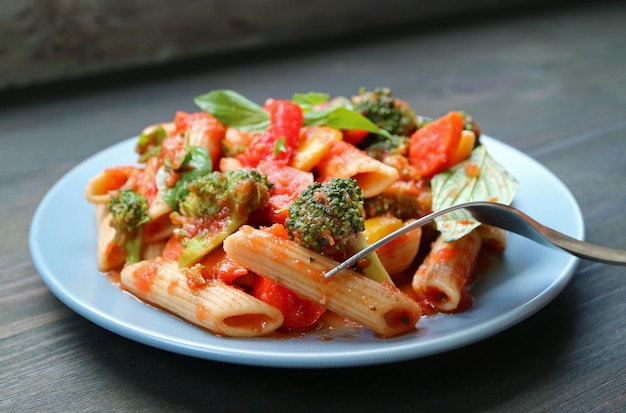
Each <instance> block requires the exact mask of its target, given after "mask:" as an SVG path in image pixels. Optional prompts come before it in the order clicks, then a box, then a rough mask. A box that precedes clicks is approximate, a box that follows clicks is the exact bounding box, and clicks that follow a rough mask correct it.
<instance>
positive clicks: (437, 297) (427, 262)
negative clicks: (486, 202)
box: [412, 230, 481, 313]
mask: <svg viewBox="0 0 626 413" xmlns="http://www.w3.org/2000/svg"><path fill="white" fill-rule="evenodd" d="M480 246H481V237H480V233H479V232H478V231H477V230H474V231H472V232H470V233H469V234H468V235H466V236H465V237H463V238H461V239H459V240H456V241H452V242H445V241H443V238H442V237H441V236H439V237H437V239H436V240H435V242H433V244H432V246H431V249H430V252H429V253H428V255H427V256H426V258H425V259H424V262H423V263H422V264H421V265H420V266H419V267H418V269H417V271H416V272H415V274H414V275H413V282H412V288H413V291H414V292H415V294H416V296H417V298H418V300H420V301H421V302H422V303H424V304H426V305H429V306H432V307H434V308H435V309H437V310H438V311H441V312H445V313H452V312H460V311H463V310H466V309H467V308H468V307H470V306H471V304H472V297H471V296H470V294H469V287H470V286H471V284H472V281H473V272H474V267H475V265H476V260H477V258H478V252H479V250H480Z"/></svg>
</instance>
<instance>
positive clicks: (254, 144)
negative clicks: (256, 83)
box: [237, 100, 304, 167]
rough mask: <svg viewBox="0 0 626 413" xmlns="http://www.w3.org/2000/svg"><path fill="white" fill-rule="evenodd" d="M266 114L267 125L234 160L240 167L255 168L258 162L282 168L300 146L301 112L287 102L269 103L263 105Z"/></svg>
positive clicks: (297, 107) (296, 106)
mask: <svg viewBox="0 0 626 413" xmlns="http://www.w3.org/2000/svg"><path fill="white" fill-rule="evenodd" d="M264 109H265V110H267V111H268V112H269V114H270V126H269V127H268V128H267V130H266V131H265V132H263V133H260V134H257V135H256V136H254V137H253V138H252V141H251V142H250V145H249V146H248V149H247V150H246V151H245V152H243V153H242V154H239V155H238V156H237V158H238V159H239V161H240V162H241V163H242V165H243V166H248V167H256V166H257V165H258V164H259V163H260V162H261V161H263V160H269V161H272V162H276V163H280V164H283V165H286V164H288V163H289V161H290V160H291V157H292V156H293V153H294V152H295V150H296V149H297V148H298V146H299V144H300V129H301V128H302V124H303V120H304V117H303V114H302V109H301V108H300V106H298V105H297V104H295V103H292V102H290V101H288V100H273V101H271V102H270V103H268V104H267V105H265V106H264Z"/></svg>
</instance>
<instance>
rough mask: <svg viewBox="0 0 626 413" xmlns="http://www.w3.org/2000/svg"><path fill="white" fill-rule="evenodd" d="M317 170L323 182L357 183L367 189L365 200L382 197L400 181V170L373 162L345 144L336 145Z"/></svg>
mask: <svg viewBox="0 0 626 413" xmlns="http://www.w3.org/2000/svg"><path fill="white" fill-rule="evenodd" d="M316 170H317V172H318V174H319V180H320V181H325V180H327V179H330V178H353V179H355V180H356V181H357V182H358V183H359V186H360V187H361V188H362V189H363V195H364V197H365V198H370V197H373V196H376V195H378V194H380V193H382V192H383V191H384V190H385V189H387V188H388V187H389V186H390V185H391V184H393V183H394V182H395V181H396V180H397V179H398V177H399V173H398V170H397V169H396V168H394V167H392V166H389V165H386V164H384V163H382V162H380V161H378V160H376V159H374V158H372V157H371V156H369V155H368V154H367V153H365V152H364V151H361V150H359V149H358V148H357V147H356V146H354V145H352V144H350V143H348V142H344V141H339V142H335V143H333V144H332V145H331V146H330V147H329V148H328V152H327V153H326V156H324V158H322V159H321V161H320V162H319V163H318V164H317V166H316Z"/></svg>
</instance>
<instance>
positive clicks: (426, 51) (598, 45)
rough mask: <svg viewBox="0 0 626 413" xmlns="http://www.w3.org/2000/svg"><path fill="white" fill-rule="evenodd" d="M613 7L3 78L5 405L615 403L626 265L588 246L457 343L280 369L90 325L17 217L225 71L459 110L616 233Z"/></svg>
mask: <svg viewBox="0 0 626 413" xmlns="http://www.w3.org/2000/svg"><path fill="white" fill-rule="evenodd" d="M625 22H626V5H623V4H619V3H606V4H605V3H595V5H594V6H588V7H576V8H569V9H561V10H548V11H542V12H540V11H537V12H536V13H525V14H523V15H517V16H512V15H509V16H493V17H489V18H487V17H485V18H483V19H471V21H469V22H455V23H454V24H450V23H448V24H443V23H442V24H436V25H430V26H428V27H424V28H421V29H416V30H415V31H412V32H404V33H399V34H398V36H396V37H390V38H386V39H382V40H380V41H378V42H357V41H343V42H341V43H339V42H336V43H332V44H331V43H329V44H325V45H317V47H314V46H313V45H309V46H307V47H306V48H304V49H296V48H295V47H294V48H291V49H290V50H280V51H270V50H268V51H265V52H263V53H260V54H256V55H252V54H250V55H246V56H241V57H238V58H233V57H232V56H231V57H229V58H228V59H227V58H223V59H222V58H213V59H209V60H208V61H193V62H185V63H183V64H181V65H178V66H177V67H174V68H172V67H169V68H162V69H158V70H157V69H154V70H153V71H148V72H138V73H131V74H129V75H127V76H125V77H123V78H120V79H115V78H113V77H111V78H94V79H88V80H86V81H81V82H74V83H66V84H60V85H54V86H49V87H43V88H38V89H31V90H24V91H16V92H13V93H11V94H6V95H3V96H2V99H1V103H0V105H1V108H0V109H1V110H0V165H1V166H0V168H1V169H0V170H1V171H2V174H1V175H0V200H1V201H0V222H1V224H0V225H1V227H0V228H1V229H2V236H1V237H0V411H2V412H18V411H29V412H30V411H37V412H39V411H58V412H60V411H63V412H70V411H71V412H79V411H80V412H89V411H93V412H114V411H120V412H122V411H123V412H134V411H146V412H148V411H150V412H159V411H177V412H192V411H203V412H248V411H250V412H282V411H289V412H293V411H323V412H345V411H355V412H370V411H381V412H392V411H393V412H409V411H411V412H412V411H430V412H432V411H441V412H443V411H446V412H456V411H463V412H488V411H494V412H525V413H526V412H548V411H549V412H618V411H624V408H625V406H626V362H625V357H626V318H625V317H624V314H626V300H625V299H624V297H625V296H626V274H624V271H625V269H624V267H614V266H607V265H601V264H595V263H590V262H581V263H580V265H579V266H578V268H577V270H576V273H575V275H574V277H573V280H572V281H571V283H570V284H569V285H568V286H567V287H566V288H565V290H564V291H563V292H562V293H561V294H560V295H559V296H558V297H557V298H556V299H555V300H554V301H552V302H551V303H550V304H548V305H547V306H546V307H545V308H543V309H542V310H541V311H539V312H538V313H537V314H535V315H533V316H531V317H530V318H528V319H527V320H525V321H523V322H522V323H520V324H518V325H516V326H514V327H512V328H510V329H509V330H507V331H505V332H502V333H500V334H498V335H496V336H494V337H491V338H488V339H486V340H483V341H481V342H478V343H475V344H473V345H469V346H467V347H464V348H461V349H458V350H454V351H450V352H447V353H444V354H439V355H435V356H431V357H427V358H422V359H417V360H412V361H407V362H403V363H396V364H390V365H381V366H376V367H358V368H346V369H338V370H293V369H290V370H283V369H272V368H259V367H248V366H239V365H228V364H223V363H219V362H211V361H204V360H198V359H194V358H190V357H185V356H181V355H176V354H171V353H168V352H165V351H161V350H158V349H154V348H151V347H148V346H145V345H142V344H138V343H135V342H133V341H130V340H127V339H125V338H122V337H119V336H117V335H115V334H113V333H111V332H109V331H107V330H105V329H103V328H101V327H99V326H97V325H94V324H93V323H91V322H90V321H88V320H86V319H84V318H82V317H81V316H79V315H77V314H76V313H74V312H72V311H71V310H69V309H68V308H67V307H66V306H65V305H63V304H62V303H61V302H60V301H59V300H58V299H57V298H56V297H55V296H54V295H53V294H52V293H51V292H50V291H49V290H48V289H47V288H46V287H45V286H44V284H43V282H42V280H41V279H40V277H39V275H38V274H37V272H36V270H35V268H34V266H33V264H32V262H31V257H30V254H29V251H28V232H29V227H30V222H31V219H32V216H33V213H34V212H35V209H36V207H37V205H38V202H39V201H40V200H41V199H42V197H43V196H44V195H45V193H46V191H47V190H48V189H49V188H50V186H51V185H52V184H54V183H55V182H56V181H57V180H58V179H59V178H60V177H61V176H63V174H65V173H66V172H67V171H69V170H70V169H71V168H72V167H73V166H75V165H76V164H77V163H78V162H80V161H81V160H83V159H84V158H86V157H88V156H89V155H92V154H94V153H96V152H98V151H99V150H101V149H104V148H106V147H108V146H110V145H111V144H113V143H115V142H118V141H120V140H121V139H125V138H127V137H130V136H134V135H135V134H137V132H138V131H140V130H141V129H142V128H143V126H145V125H147V124H150V123H153V122H157V121H161V120H168V119H171V118H172V117H173V114H174V112H175V111H176V110H179V109H180V110H195V106H194V104H193V102H192V98H193V97H194V96H196V95H198V94H201V93H203V92H206V91H209V90H211V89H216V88H232V89H235V90H238V91H240V92H242V93H243V94H244V95H247V96H249V97H251V98H253V99H255V100H257V101H260V100H261V99H263V98H265V97H267V96H274V97H289V96H291V94H292V93H293V92H304V91H309V90H316V91H331V92H333V93H336V94H350V93H353V92H354V91H355V90H357V89H358V88H359V87H361V86H365V87H374V86H381V85H386V86H390V87H391V88H392V90H394V91H395V92H396V94H397V95H399V96H402V97H404V98H406V99H407V100H408V101H409V102H410V103H411V104H412V105H413V106H414V107H415V108H416V109H417V110H418V111H419V112H420V113H423V114H427V115H431V116H437V115H440V114H443V113H444V112H446V111H448V110H450V109H466V110H468V111H469V112H470V113H472V114H473V115H474V116H475V117H476V118H477V119H478V120H479V121H480V123H481V125H482V127H483V130H484V131H485V133H487V134H489V135H491V136H494V137H496V138H498V139H500V140H502V141H504V142H506V143H508V144H510V145H512V146H514V147H516V148H519V149H520V150H522V151H524V152H525V153H527V154H528V155H530V156H532V157H533V158H535V159H537V160H538V161H539V162H541V163H542V164H544V165H545V166H546V167H547V168H549V169H550V170H551V171H553V172H554V173H555V174H556V175H557V176H558V177H559V178H560V179H561V180H562V181H563V182H564V183H565V184H566V185H567V186H568V187H569V188H570V190H571V191H572V193H573V194H574V196H575V197H576V199H577V201H578V202H579V204H580V207H581V210H582V213H583V216H584V219H585V223H586V238H587V239H588V240H589V241H591V242H595V243H598V244H604V245H608V246H612V247H615V248H622V249H626V223H625V222H626V211H625V208H624V207H625V205H626V52H625V51H626V49H625V48H624V44H623V43H624V40H625V39H626V25H625V24H624V23H625ZM537 184H538V185H540V184H541V183H540V182H538V183H537ZM546 202H547V201H546ZM68 208H71V205H68ZM68 265H71V257H68Z"/></svg>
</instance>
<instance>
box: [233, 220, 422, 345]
mask: <svg viewBox="0 0 626 413" xmlns="http://www.w3.org/2000/svg"><path fill="white" fill-rule="evenodd" d="M224 250H225V251H226V253H227V254H228V255H229V256H230V257H231V258H232V259H234V260H235V261H237V262H238V263H239V264H240V265H242V266H244V267H246V268H248V269H249V270H250V271H253V272H255V273H257V274H259V275H262V276H264V277H267V278H269V279H272V280H274V281H276V282H277V283H279V284H281V285H283V286H285V287H287V288H289V289H290V290H292V291H294V292H295V293H297V294H298V295H300V296H302V297H304V298H307V299H309V300H311V301H314V302H317V303H319V304H320V305H322V306H323V307H325V308H327V309H329V310H330V311H332V312H334V313H336V314H338V315H340V316H343V317H345V318H348V319H350V320H352V321H355V322H357V323H359V324H362V325H364V326H365V327H368V328H370V329H371V330H373V331H374V332H376V333H378V334H380V335H382V336H385V337H391V336H395V335H398V334H401V333H403V332H406V331H411V330H415V327H416V324H417V322H418V320H419V318H420V317H421V314H422V311H421V308H420V306H419V304H417V303H416V302H415V301H414V300H413V299H411V298H410V297H409V296H408V295H406V294H405V293H403V292H402V291H400V290H399V289H398V288H396V287H394V286H393V285H391V284H389V283H379V282H376V281H373V280H371V279H369V278H367V277H365V276H363V275H362V274H359V273H357V272H355V271H352V270H344V271H342V272H340V273H338V274H337V275H335V276H334V277H332V278H330V279H325V278H324V276H323V273H324V272H325V271H328V270H330V269H331V268H333V267H334V266H335V265H337V262H336V261H334V260H332V259H330V258H328V257H326V256H324V255H321V254H317V253H315V252H313V251H310V250H308V249H306V248H304V247H302V246H300V245H299V244H297V243H296V242H294V241H291V240H288V239H285V238H282V237H279V236H277V235H274V234H271V233H269V232H267V231H262V230H258V229H254V228H252V227H250V226H243V227H242V228H240V230H239V231H237V232H236V233H234V234H232V235H230V236H229V237H228V238H226V240H224Z"/></svg>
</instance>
